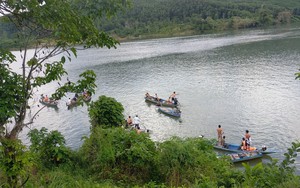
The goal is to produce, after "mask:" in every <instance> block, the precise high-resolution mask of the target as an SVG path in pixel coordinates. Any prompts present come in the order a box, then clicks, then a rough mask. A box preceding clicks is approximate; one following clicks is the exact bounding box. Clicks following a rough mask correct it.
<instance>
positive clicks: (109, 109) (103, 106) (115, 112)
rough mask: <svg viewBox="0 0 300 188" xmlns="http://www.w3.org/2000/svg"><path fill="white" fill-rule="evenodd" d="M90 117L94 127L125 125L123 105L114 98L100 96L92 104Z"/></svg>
mask: <svg viewBox="0 0 300 188" xmlns="http://www.w3.org/2000/svg"><path fill="white" fill-rule="evenodd" d="M88 111H89V116H90V121H91V124H92V126H93V127H96V126H101V127H103V128H110V127H117V126H121V125H122V124H123V123H124V116H123V111H124V108H123V105H122V104H121V103H119V102H117V101H116V100H115V99H114V98H111V97H106V96H104V95H102V96H99V98H98V100H97V101H95V102H94V101H93V102H91V104H90V106H89V110H88Z"/></svg>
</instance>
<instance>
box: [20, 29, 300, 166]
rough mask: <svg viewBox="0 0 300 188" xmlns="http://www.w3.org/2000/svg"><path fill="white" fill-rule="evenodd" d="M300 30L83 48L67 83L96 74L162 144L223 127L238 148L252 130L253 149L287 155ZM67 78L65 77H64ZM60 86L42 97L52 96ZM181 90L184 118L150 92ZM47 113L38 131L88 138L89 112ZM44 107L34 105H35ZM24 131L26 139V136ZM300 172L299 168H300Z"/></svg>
mask: <svg viewBox="0 0 300 188" xmlns="http://www.w3.org/2000/svg"><path fill="white" fill-rule="evenodd" d="M299 33H300V31H299V29H294V30H289V31H285V32H281V31H279V30H276V32H273V31H247V32H243V33H238V34H234V35H229V34H228V35H227V34H223V35H204V36H196V37H185V38H170V39H156V40H148V41H138V42H128V43H122V44H121V45H120V46H119V47H118V49H116V50H114V49H111V50H107V49H89V50H85V51H78V58H77V59H73V62H72V63H69V64H68V65H67V66H68V67H67V69H68V71H69V75H68V78H69V79H70V80H71V81H75V80H76V79H77V78H78V75H79V74H80V73H81V72H82V71H84V70H87V69H92V70H94V71H95V73H96V74H97V86H98V88H97V91H96V94H95V95H94V96H93V99H92V100H96V99H97V98H98V96H100V95H107V96H110V97H114V98H115V99H116V100H117V101H119V102H121V103H122V104H123V106H124V109H125V112H124V117H126V116H128V115H132V116H133V115H135V114H138V115H139V117H140V118H141V120H142V125H143V126H145V127H146V128H147V129H150V130H151V131H152V134H151V137H152V139H153V140H155V141H161V140H165V139H167V138H169V137H171V136H180V137H198V136H199V135H205V137H207V138H215V137H216V128H217V125H219V124H221V125H222V127H223V129H224V132H225V135H226V138H227V141H228V142H231V143H239V142H240V140H241V138H242V137H243V135H244V132H245V130H246V129H248V130H250V134H251V135H252V140H253V144H254V145H255V146H257V147H261V146H262V145H266V146H268V148H269V149H272V150H276V151H278V153H277V154H273V155H271V156H272V157H276V158H279V159H282V158H283V157H282V156H283V152H285V151H286V148H287V147H289V146H290V144H291V142H292V141H295V140H297V139H298V140H299V136H300V127H299V124H300V119H299V118H298V117H299V114H300V108H299V106H300V81H299V80H295V75H294V73H295V72H296V71H297V70H298V69H299V68H300V63H299V59H300V54H299V50H300V45H299V44H300V34H299ZM64 81H65V80H64ZM56 87H57V83H53V84H52V85H50V86H47V87H43V88H41V89H40V90H39V91H37V94H41V93H48V94H49V93H51V92H52V91H53V90H54V89H56ZM173 91H176V92H177V93H178V94H179V95H178V99H179V102H180V103H181V107H180V109H181V111H182V117H181V120H180V121H179V120H177V119H174V118H170V117H168V116H166V115H164V114H161V113H158V112H157V107H156V106H155V105H149V104H148V103H146V102H145V101H144V98H143V97H144V94H145V93H146V92H149V93H150V94H154V93H157V94H158V96H159V97H161V98H168V97H169V96H170V94H171V93H172V92H173ZM72 95H73V94H69V96H67V97H65V98H63V99H62V100H61V101H60V104H59V109H58V110H54V109H52V108H47V109H46V110H44V111H42V112H41V113H40V116H39V118H38V119H37V120H36V122H35V123H34V125H33V127H35V128H41V127H42V126H46V127H48V128H49V129H50V130H52V129H57V130H59V131H60V132H62V133H63V134H64V136H65V137H66V140H67V143H68V145H69V146H71V147H72V148H78V147H79V146H80V145H81V143H82V141H81V137H82V136H85V135H88V134H89V127H90V124H89V118H88V113H87V107H86V106H83V107H75V108H73V109H72V110H67V107H66V101H67V100H68V98H69V97H71V96H72ZM37 103H38V102H35V103H33V106H36V104H37ZM25 134H26V132H25V133H24V135H23V137H24V138H25ZM297 165H298V167H299V163H297Z"/></svg>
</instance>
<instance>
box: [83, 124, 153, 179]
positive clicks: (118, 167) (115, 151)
mask: <svg viewBox="0 0 300 188" xmlns="http://www.w3.org/2000/svg"><path fill="white" fill-rule="evenodd" d="M79 154H80V155H82V156H83V158H84V161H85V164H86V165H87V167H88V168H89V170H90V173H91V175H92V176H93V177H95V178H97V179H102V180H103V179H112V180H114V181H119V182H123V183H141V182H147V181H150V179H151V178H152V177H153V176H155V174H156V173H155V172H156V167H155V156H156V149H155V144H154V142H153V141H151V140H150V138H149V136H148V135H147V134H146V133H141V134H137V133H136V132H135V131H128V130H124V129H123V128H113V129H101V128H99V127H98V128H95V129H93V131H92V133H91V135H90V137H89V138H86V139H85V141H84V143H83V146H82V147H81V148H80V151H79Z"/></svg>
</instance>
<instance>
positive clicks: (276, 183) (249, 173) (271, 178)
mask: <svg viewBox="0 0 300 188" xmlns="http://www.w3.org/2000/svg"><path fill="white" fill-rule="evenodd" d="M299 151H300V143H299V142H297V143H292V147H291V148H288V152H287V153H285V154H284V156H285V159H284V160H283V161H282V162H281V164H279V165H278V164H277V161H276V160H275V161H273V162H272V163H270V164H262V163H258V164H257V165H255V166H254V167H251V166H250V165H249V164H246V163H243V165H244V167H245V172H244V176H245V181H244V182H243V186H244V187H259V188H263V187H286V186H287V187H289V184H290V185H297V186H299V185H300V179H299V178H300V177H299V176H296V175H295V174H294V172H295V168H294V167H292V166H291V165H292V164H293V163H294V162H295V158H296V157H297V152H299ZM284 182H289V183H284ZM297 186H296V187H297ZM292 187H294V186H292Z"/></svg>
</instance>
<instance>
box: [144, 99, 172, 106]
mask: <svg viewBox="0 0 300 188" xmlns="http://www.w3.org/2000/svg"><path fill="white" fill-rule="evenodd" d="M145 101H146V102H150V103H153V104H156V105H157V106H167V107H176V106H178V103H177V104H174V103H172V102H169V101H167V100H165V99H159V100H157V98H156V97H145Z"/></svg>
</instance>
